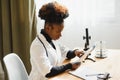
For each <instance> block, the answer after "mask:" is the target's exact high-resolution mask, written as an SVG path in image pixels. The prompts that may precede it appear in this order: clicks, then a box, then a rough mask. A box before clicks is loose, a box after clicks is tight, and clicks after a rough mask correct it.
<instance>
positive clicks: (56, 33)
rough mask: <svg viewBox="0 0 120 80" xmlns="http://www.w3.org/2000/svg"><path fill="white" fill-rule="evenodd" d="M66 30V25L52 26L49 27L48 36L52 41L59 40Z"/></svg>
mask: <svg viewBox="0 0 120 80" xmlns="http://www.w3.org/2000/svg"><path fill="white" fill-rule="evenodd" d="M63 28H64V24H63V23H61V24H52V25H49V26H48V29H47V34H48V35H49V36H50V38H51V39H52V40H58V39H59V38H60V37H61V36H62V35H61V32H62V30H63Z"/></svg>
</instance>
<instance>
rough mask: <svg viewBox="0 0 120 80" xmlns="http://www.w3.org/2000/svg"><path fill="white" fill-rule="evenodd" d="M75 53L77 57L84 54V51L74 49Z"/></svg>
mask: <svg viewBox="0 0 120 80" xmlns="http://www.w3.org/2000/svg"><path fill="white" fill-rule="evenodd" d="M75 55H76V56H78V57H81V56H82V55H84V51H82V50H79V49H76V50H75Z"/></svg>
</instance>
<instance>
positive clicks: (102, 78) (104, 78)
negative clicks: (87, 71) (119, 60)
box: [86, 73, 111, 80]
mask: <svg viewBox="0 0 120 80" xmlns="http://www.w3.org/2000/svg"><path fill="white" fill-rule="evenodd" d="M86 76H87V77H88V76H97V80H108V79H109V78H111V77H110V73H104V74H91V75H86Z"/></svg>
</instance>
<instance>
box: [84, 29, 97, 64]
mask: <svg viewBox="0 0 120 80" xmlns="http://www.w3.org/2000/svg"><path fill="white" fill-rule="evenodd" d="M85 33H86V36H83V40H85V45H84V51H87V50H88V49H89V39H91V36H89V33H88V28H85ZM89 55H91V53H89V54H88V55H87V57H86V59H88V60H91V61H93V62H95V60H93V59H92V58H88V56H89Z"/></svg>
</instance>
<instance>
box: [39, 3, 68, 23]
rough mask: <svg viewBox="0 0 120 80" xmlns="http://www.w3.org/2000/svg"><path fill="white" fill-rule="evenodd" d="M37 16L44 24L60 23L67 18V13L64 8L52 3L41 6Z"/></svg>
mask: <svg viewBox="0 0 120 80" xmlns="http://www.w3.org/2000/svg"><path fill="white" fill-rule="evenodd" d="M38 16H39V17H40V18H41V19H44V20H45V21H46V22H50V23H61V22H63V20H64V19H65V18H67V17H68V16H69V13H68V10H67V8H66V7H65V6H63V5H60V4H58V3H57V2H56V1H54V2H51V3H47V4H45V5H43V6H42V7H41V9H40V10H39V15H38Z"/></svg>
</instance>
